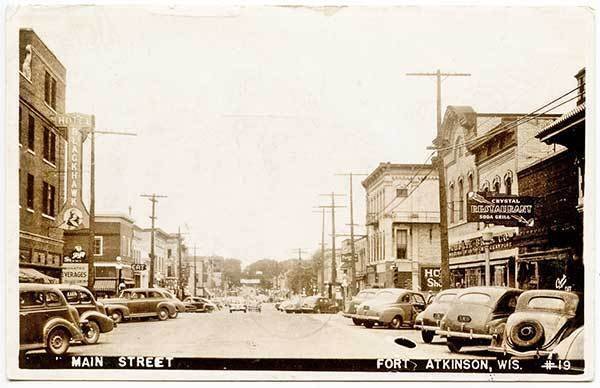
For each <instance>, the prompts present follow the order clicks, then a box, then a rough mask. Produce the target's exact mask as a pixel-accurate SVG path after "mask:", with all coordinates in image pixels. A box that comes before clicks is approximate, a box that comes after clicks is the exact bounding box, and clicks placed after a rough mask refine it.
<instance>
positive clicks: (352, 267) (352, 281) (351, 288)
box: [335, 172, 369, 297]
mask: <svg viewBox="0 0 600 388" xmlns="http://www.w3.org/2000/svg"><path fill="white" fill-rule="evenodd" d="M335 175H337V176H348V177H350V255H351V258H350V284H349V287H348V293H349V294H350V296H351V297H352V296H354V294H355V293H356V249H355V247H354V226H355V225H354V199H353V197H352V186H353V184H352V177H353V176H368V175H369V174H356V173H352V172H350V173H346V174H335Z"/></svg>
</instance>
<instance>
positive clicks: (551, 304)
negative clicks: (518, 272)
mask: <svg viewBox="0 0 600 388" xmlns="http://www.w3.org/2000/svg"><path fill="white" fill-rule="evenodd" d="M527 307H529V308H532V309H549V310H557V311H564V310H565V301H564V300H562V299H561V298H555V297H550V296H536V297H533V298H531V299H530V300H529V302H528V303H527Z"/></svg>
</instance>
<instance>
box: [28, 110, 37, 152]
mask: <svg viewBox="0 0 600 388" xmlns="http://www.w3.org/2000/svg"><path fill="white" fill-rule="evenodd" d="M27 124H28V128H27V148H29V149H30V150H32V151H35V120H34V118H33V116H32V115H29V121H28V123H27Z"/></svg>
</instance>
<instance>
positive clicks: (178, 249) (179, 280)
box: [177, 226, 185, 299]
mask: <svg viewBox="0 0 600 388" xmlns="http://www.w3.org/2000/svg"><path fill="white" fill-rule="evenodd" d="M181 234H182V233H181V226H178V227H177V256H178V266H179V267H178V270H177V281H178V283H179V290H180V292H181V299H183V297H184V293H185V291H184V289H183V277H182V274H181V269H182V268H181Z"/></svg>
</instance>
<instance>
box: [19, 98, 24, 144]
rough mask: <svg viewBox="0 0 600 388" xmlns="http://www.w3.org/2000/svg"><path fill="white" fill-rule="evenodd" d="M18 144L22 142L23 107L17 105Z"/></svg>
mask: <svg viewBox="0 0 600 388" xmlns="http://www.w3.org/2000/svg"><path fill="white" fill-rule="evenodd" d="M19 144H23V109H21V107H19Z"/></svg>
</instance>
